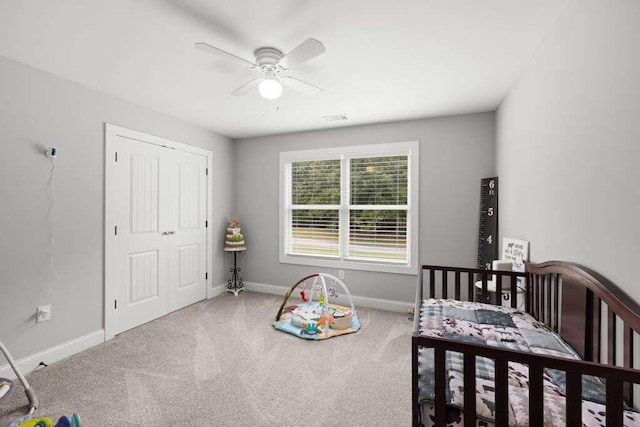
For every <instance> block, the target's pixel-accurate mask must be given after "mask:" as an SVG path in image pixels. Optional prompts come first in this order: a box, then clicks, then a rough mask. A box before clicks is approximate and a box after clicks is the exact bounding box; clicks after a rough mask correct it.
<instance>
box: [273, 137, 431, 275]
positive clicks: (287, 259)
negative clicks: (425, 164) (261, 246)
mask: <svg viewBox="0 0 640 427" xmlns="http://www.w3.org/2000/svg"><path fill="white" fill-rule="evenodd" d="M419 146H420V144H419V142H418V141H407V142H394V143H384V144H371V145H357V146H347V147H335V148H323V149H312V150H298V151H284V152H281V153H280V194H279V203H280V211H279V240H280V244H279V256H280V263H283V264H298V265H309V266H316V267H329V268H337V269H350V270H366V271H377V272H385V273H400V274H412V275H416V274H418V247H419V246H418V240H419V239H418V236H419V234H418V233H419V229H418V221H419V215H418V206H419V200H418V194H419V192H418V182H419V168H418V165H419V160H420V155H419ZM403 155H406V156H407V167H408V171H407V178H408V180H409V182H408V185H407V193H408V194H407V259H408V262H406V263H397V262H384V261H361V260H351V259H342V258H336V257H323V256H316V255H297V254H295V255H294V254H287V253H286V242H287V240H288V237H289V236H288V233H289V232H290V230H291V224H290V218H289V214H288V209H289V208H290V206H289V201H290V200H291V194H290V182H291V163H293V162H302V161H313V160H335V159H340V160H341V161H343V160H344V159H346V158H361V157H383V156H384V157H387V156H389V157H390V156H403ZM345 174H346V177H345V176H344V175H343V176H342V178H341V183H342V184H341V203H340V231H339V233H340V245H341V250H340V253H341V254H344V253H346V248H345V245H347V243H348V237H347V238H344V236H345V235H348V234H349V230H348V224H349V218H348V215H349V211H348V209H347V207H348V202H349V176H348V175H349V171H346V173H345ZM390 207H392V206H390ZM345 216H347V217H346V218H345Z"/></svg>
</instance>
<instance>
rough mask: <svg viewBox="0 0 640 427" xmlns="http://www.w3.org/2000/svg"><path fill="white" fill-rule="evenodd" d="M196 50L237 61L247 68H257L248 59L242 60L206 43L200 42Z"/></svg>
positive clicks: (196, 45)
mask: <svg viewBox="0 0 640 427" xmlns="http://www.w3.org/2000/svg"><path fill="white" fill-rule="evenodd" d="M195 47H196V49H199V50H201V51H203V52H207V53H210V54H212V55H217V56H221V57H223V58H227V59H233V60H235V61H238V62H241V63H242V64H243V65H245V66H247V67H250V68H251V67H257V65H256V64H254V63H253V62H251V61H247V60H246V59H242V58H240V57H239V56H236V55H234V54H233V53H229V52H227V51H225V50H222V49H218V48H217V47H215V46H211V45H210V44H208V43H204V42H198V43H196V44H195Z"/></svg>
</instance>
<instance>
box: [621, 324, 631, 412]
mask: <svg viewBox="0 0 640 427" xmlns="http://www.w3.org/2000/svg"><path fill="white" fill-rule="evenodd" d="M624 367H625V368H633V329H631V328H630V327H628V326H626V325H625V328H624ZM623 387H624V388H623V391H622V393H623V395H624V400H625V402H627V403H629V405H633V384H632V383H629V382H625V383H624V386H623Z"/></svg>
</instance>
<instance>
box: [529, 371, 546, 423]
mask: <svg viewBox="0 0 640 427" xmlns="http://www.w3.org/2000/svg"><path fill="white" fill-rule="evenodd" d="M543 409H544V389H543V387H542V366H538V365H529V425H532V426H541V425H542V420H543V416H542V413H543Z"/></svg>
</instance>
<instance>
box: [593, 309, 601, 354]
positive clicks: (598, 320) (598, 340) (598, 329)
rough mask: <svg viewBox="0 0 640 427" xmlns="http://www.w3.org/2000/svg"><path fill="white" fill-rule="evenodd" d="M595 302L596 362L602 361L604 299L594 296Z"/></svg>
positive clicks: (594, 337) (594, 340) (594, 352)
mask: <svg viewBox="0 0 640 427" xmlns="http://www.w3.org/2000/svg"><path fill="white" fill-rule="evenodd" d="M594 299H595V301H594V302H593V325H594V335H593V361H594V362H596V363H601V362H602V361H601V357H600V343H601V340H602V316H601V314H602V300H601V299H600V298H598V297H595V298H594Z"/></svg>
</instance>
